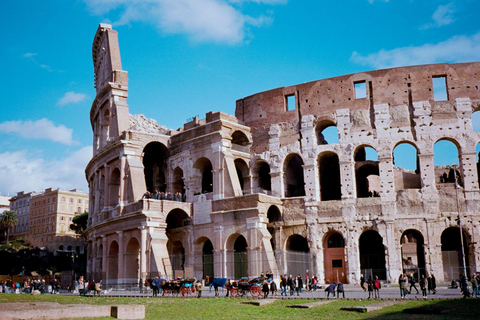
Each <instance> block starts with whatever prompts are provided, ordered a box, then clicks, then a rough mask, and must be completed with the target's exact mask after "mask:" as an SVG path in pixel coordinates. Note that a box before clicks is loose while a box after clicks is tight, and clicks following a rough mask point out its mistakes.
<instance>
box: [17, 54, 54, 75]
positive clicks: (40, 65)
mask: <svg viewBox="0 0 480 320" xmlns="http://www.w3.org/2000/svg"><path fill="white" fill-rule="evenodd" d="M36 55H37V54H36V53H32V52H27V53H25V54H24V55H23V57H24V58H27V59H29V60H30V61H32V62H33V63H35V64H36V65H37V66H39V67H40V68H42V69H45V70H47V71H48V72H53V70H52V68H50V66H47V65H46V64H41V63H39V62H38V61H37V60H36V59H35V58H34V57H35V56H36Z"/></svg>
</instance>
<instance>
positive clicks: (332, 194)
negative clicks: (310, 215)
mask: <svg viewBox="0 0 480 320" xmlns="http://www.w3.org/2000/svg"><path fill="white" fill-rule="evenodd" d="M318 167H319V171H320V196H321V199H322V201H328V200H341V199H342V190H341V182H340V162H339V160H338V155H337V154H336V153H333V152H326V153H323V154H322V155H320V158H319V161H318Z"/></svg>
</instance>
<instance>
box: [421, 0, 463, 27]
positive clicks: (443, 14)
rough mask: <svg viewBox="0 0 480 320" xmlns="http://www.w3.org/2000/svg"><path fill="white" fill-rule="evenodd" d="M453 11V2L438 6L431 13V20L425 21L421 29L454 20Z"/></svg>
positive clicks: (443, 24) (439, 25)
mask: <svg viewBox="0 0 480 320" xmlns="http://www.w3.org/2000/svg"><path fill="white" fill-rule="evenodd" d="M454 13H455V6H454V5H453V3H449V4H446V5H440V6H438V8H437V10H435V12H434V13H433V15H432V20H433V22H431V23H427V24H425V25H423V26H422V27H421V29H430V28H438V27H441V26H446V25H449V24H450V23H452V22H453V21H455V19H454V18H453V14H454Z"/></svg>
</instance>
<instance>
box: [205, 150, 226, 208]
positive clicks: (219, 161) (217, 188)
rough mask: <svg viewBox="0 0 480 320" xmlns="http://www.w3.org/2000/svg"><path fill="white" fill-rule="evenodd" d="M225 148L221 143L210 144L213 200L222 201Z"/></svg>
mask: <svg viewBox="0 0 480 320" xmlns="http://www.w3.org/2000/svg"><path fill="white" fill-rule="evenodd" d="M225 144H227V142H225ZM225 148H226V146H225V145H224V142H223V141H219V142H216V143H214V144H212V155H213V159H212V160H213V163H212V168H213V200H219V199H223V196H224V193H225V174H227V173H225V163H224V157H225ZM202 191H203V190H202Z"/></svg>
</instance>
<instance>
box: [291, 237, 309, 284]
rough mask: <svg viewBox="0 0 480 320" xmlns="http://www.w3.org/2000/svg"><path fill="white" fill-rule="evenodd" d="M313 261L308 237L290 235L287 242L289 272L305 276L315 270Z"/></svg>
mask: <svg viewBox="0 0 480 320" xmlns="http://www.w3.org/2000/svg"><path fill="white" fill-rule="evenodd" d="M312 261H313V260H312V259H311V257H310V248H309V246H308V241H307V239H306V238H305V237H302V236H301V235H298V234H294V235H292V236H290V237H289V238H288V239H287V243H286V266H287V273H288V274H292V275H297V274H300V275H302V276H303V275H304V274H307V273H308V271H307V270H310V271H311V270H313V269H312V263H311V262H312Z"/></svg>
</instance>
